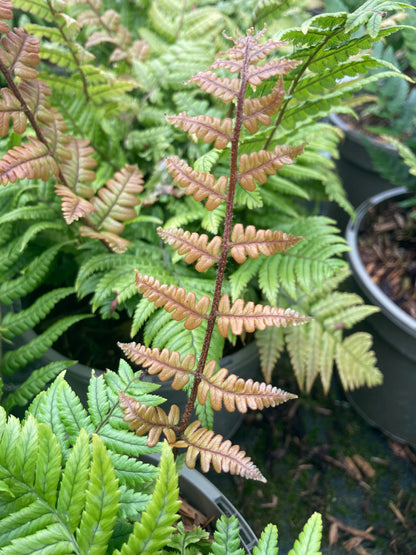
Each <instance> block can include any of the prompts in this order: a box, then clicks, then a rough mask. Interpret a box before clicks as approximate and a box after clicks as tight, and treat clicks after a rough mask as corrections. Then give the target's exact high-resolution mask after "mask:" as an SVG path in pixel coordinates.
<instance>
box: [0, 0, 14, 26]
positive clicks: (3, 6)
mask: <svg viewBox="0 0 416 555" xmlns="http://www.w3.org/2000/svg"><path fill="white" fill-rule="evenodd" d="M12 10H13V4H12V3H11V2H9V1H8V0H2V1H1V3H0V18H1V19H6V20H11V19H12V18H13V11H12ZM9 31H10V27H9V25H8V24H7V23H6V22H5V21H1V22H0V33H4V34H6V33H8V32H9Z"/></svg>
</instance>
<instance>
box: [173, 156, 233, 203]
mask: <svg viewBox="0 0 416 555" xmlns="http://www.w3.org/2000/svg"><path fill="white" fill-rule="evenodd" d="M166 167H167V169H168V171H169V172H170V173H171V174H172V175H173V179H174V181H175V183H178V185H179V186H180V187H183V188H184V189H185V193H186V194H187V195H192V196H193V197H194V199H195V200H196V201H200V200H204V199H205V198H206V199H207V202H206V204H205V208H206V209H207V210H214V209H215V208H217V206H219V205H220V204H221V202H222V201H223V200H225V198H226V197H225V194H224V193H225V191H226V188H227V178H226V177H224V176H221V177H220V178H219V179H218V180H217V181H216V180H215V177H214V176H213V175H212V174H209V173H205V172H199V171H196V170H193V169H192V168H191V167H190V166H188V165H187V164H186V163H185V162H184V161H183V160H180V159H179V158H178V157H177V156H171V157H169V158H168V159H167V160H166Z"/></svg>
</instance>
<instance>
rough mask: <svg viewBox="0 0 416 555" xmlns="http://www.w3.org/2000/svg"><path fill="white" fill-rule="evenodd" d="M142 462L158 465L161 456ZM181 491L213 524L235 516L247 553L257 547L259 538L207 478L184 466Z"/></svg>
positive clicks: (144, 458) (242, 543)
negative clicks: (223, 516)
mask: <svg viewBox="0 0 416 555" xmlns="http://www.w3.org/2000/svg"><path fill="white" fill-rule="evenodd" d="M141 460H143V461H144V462H148V463H152V464H158V461H159V455H158V454H153V455H142V456H141ZM179 491H180V495H181V497H183V498H184V499H186V501H187V502H188V503H190V504H191V506H193V507H194V508H195V509H197V510H198V511H201V513H203V514H204V515H205V516H206V517H208V518H209V519H212V520H213V522H215V521H216V520H217V519H218V518H220V517H221V515H226V516H232V515H234V516H235V517H236V518H237V519H238V522H239V528H240V541H241V547H242V548H243V549H244V550H245V552H247V553H251V552H252V550H253V548H254V546H255V545H257V537H256V535H255V534H254V532H253V530H252V529H251V527H250V526H249V524H248V523H247V521H246V520H245V519H244V517H243V516H242V515H241V514H240V513H239V512H238V511H237V509H236V508H235V507H234V505H233V504H232V503H231V502H230V501H229V500H228V499H227V497H225V496H224V495H223V494H222V493H221V491H220V490H219V489H218V488H217V487H216V486H214V484H213V483H212V482H210V481H209V480H208V479H207V478H206V477H205V476H203V475H202V474H201V473H200V472H198V471H197V470H193V469H190V468H187V467H186V466H184V467H183V468H182V470H181V473H180V476H179Z"/></svg>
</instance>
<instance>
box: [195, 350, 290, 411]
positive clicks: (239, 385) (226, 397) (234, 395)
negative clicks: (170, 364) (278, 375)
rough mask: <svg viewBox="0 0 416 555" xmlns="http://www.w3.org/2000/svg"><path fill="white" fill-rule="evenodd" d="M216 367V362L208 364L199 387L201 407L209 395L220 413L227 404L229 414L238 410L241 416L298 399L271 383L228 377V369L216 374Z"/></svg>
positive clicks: (221, 369)
mask: <svg viewBox="0 0 416 555" xmlns="http://www.w3.org/2000/svg"><path fill="white" fill-rule="evenodd" d="M215 366H216V363H215V361H214V360H211V361H210V362H208V363H207V364H206V365H205V368H204V375H203V379H202V381H201V383H200V384H199V387H198V401H199V403H201V405H203V404H205V402H206V400H207V397H208V393H209V400H210V403H211V406H212V408H213V409H214V410H221V407H222V403H223V402H224V406H225V408H226V409H227V410H228V411H230V412H233V411H234V410H235V407H237V410H238V411H239V412H241V413H245V412H247V409H253V410H256V409H258V410H262V409H264V408H266V407H276V406H277V405H280V404H282V403H285V402H286V401H289V400H290V399H296V398H297V396H296V395H293V394H292V393H287V392H286V391H283V390H282V389H279V388H277V387H275V386H272V385H271V384H265V383H264V382H263V383H262V382H255V381H254V380H252V379H248V380H244V379H243V378H239V377H238V376H236V375H235V374H229V373H228V370H227V369H226V368H220V369H219V370H218V372H215Z"/></svg>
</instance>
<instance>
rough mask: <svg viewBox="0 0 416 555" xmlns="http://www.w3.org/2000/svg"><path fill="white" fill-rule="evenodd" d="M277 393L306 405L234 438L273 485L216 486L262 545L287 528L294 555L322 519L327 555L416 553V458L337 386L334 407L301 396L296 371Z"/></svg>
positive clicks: (283, 370) (285, 537) (220, 481)
mask: <svg viewBox="0 0 416 555" xmlns="http://www.w3.org/2000/svg"><path fill="white" fill-rule="evenodd" d="M280 375H281V377H280V379H279V380H276V383H275V385H277V386H278V387H282V388H283V389H286V390H287V391H291V392H294V393H298V395H299V399H298V400H296V401H291V402H289V403H286V404H284V405H281V406H279V407H277V408H273V409H267V410H265V411H263V412H261V413H260V412H257V413H250V414H247V415H246V417H245V420H244V422H243V425H242V427H241V428H240V430H239V431H238V432H237V434H236V435H235V436H234V437H233V443H237V444H239V445H240V446H241V448H242V449H244V450H246V451H247V454H248V455H249V456H250V457H251V458H252V459H253V460H254V462H255V463H256V465H257V466H258V467H259V468H260V470H261V471H262V472H263V474H264V475H265V477H266V478H267V480H268V482H267V484H260V483H258V482H252V481H246V480H244V479H242V478H239V477H233V476H230V475H226V474H220V475H218V474H216V473H215V472H214V471H212V472H210V473H209V479H210V480H211V481H212V482H213V483H214V484H215V485H216V486H217V487H218V488H219V489H220V490H222V492H223V493H224V494H225V495H226V496H227V497H228V498H229V499H230V501H231V502H232V503H233V504H234V505H235V506H236V507H237V509H238V510H239V511H240V512H241V513H242V514H243V516H244V517H245V518H246V519H247V521H248V522H249V524H250V525H251V527H252V528H253V530H254V532H255V533H256V535H257V536H259V534H260V533H261V531H262V530H263V528H264V527H265V526H266V524H267V523H268V522H273V523H275V524H277V525H278V528H279V547H280V549H279V555H287V553H288V551H289V549H290V548H291V547H292V546H293V542H294V539H295V538H297V537H298V535H299V532H300V531H301V529H302V527H303V525H304V524H305V522H306V521H307V519H308V518H309V516H310V515H311V514H312V513H313V512H314V511H319V512H320V513H321V514H322V516H323V522H324V533H323V540H322V553H323V554H330V555H331V554H334V555H338V554H339V555H341V554H342V555H343V554H346V553H353V554H357V553H358V554H360V555H366V554H367V555H369V554H371V555H389V554H395V553H398V554H400V555H410V554H414V553H416V451H415V449H414V448H413V447H411V446H409V445H402V444H399V443H397V442H395V441H393V440H391V439H389V438H387V437H386V436H384V435H383V434H382V433H381V432H379V431H377V430H376V429H373V428H371V427H370V426H369V425H368V424H367V423H365V422H364V421H363V420H362V419H361V417H359V416H358V415H357V414H356V413H355V412H354V411H353V409H352V408H351V406H350V405H349V403H348V402H347V400H346V398H345V395H344V393H343V391H342V389H341V387H340V386H339V385H338V383H337V382H336V381H335V382H334V383H333V385H332V388H331V391H330V394H329V395H328V397H325V396H324V395H323V393H322V392H321V390H320V389H319V388H318V387H316V388H315V390H314V391H313V392H312V394H311V395H306V394H302V393H299V392H298V391H297V387H296V383H295V380H294V378H293V374H292V372H291V370H290V366H289V363H288V362H287V363H286V364H283V365H282V366H280Z"/></svg>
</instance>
